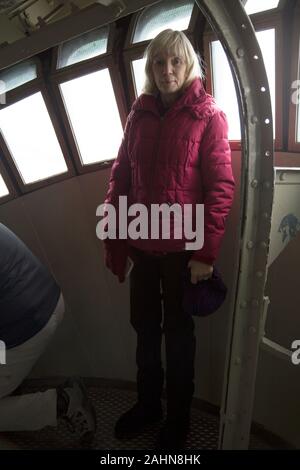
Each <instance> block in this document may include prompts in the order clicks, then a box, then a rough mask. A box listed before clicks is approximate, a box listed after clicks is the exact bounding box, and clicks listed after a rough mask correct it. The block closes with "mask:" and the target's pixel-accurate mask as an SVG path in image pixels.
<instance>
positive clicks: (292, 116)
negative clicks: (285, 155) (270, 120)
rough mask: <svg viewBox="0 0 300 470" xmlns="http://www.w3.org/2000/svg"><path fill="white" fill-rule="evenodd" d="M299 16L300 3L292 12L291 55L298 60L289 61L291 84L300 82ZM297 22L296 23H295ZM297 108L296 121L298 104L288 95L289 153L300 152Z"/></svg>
mask: <svg viewBox="0 0 300 470" xmlns="http://www.w3.org/2000/svg"><path fill="white" fill-rule="evenodd" d="M299 16H300V1H298V4H297V5H296V7H295V10H294V21H293V25H292V28H293V33H292V54H291V55H294V54H296V57H297V58H298V60H294V61H293V60H292V61H291V80H290V83H291V84H292V83H293V82H294V80H300V28H299ZM297 20H298V21H297ZM297 106H298V119H299V120H300V103H298V105H296V104H294V103H293V102H292V100H291V95H290V93H289V134H288V148H289V151H291V152H300V142H297V140H296V124H297Z"/></svg>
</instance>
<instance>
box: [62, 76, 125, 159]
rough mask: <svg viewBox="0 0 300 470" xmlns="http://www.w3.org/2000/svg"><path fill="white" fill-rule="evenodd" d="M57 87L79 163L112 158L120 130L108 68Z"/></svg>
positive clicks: (119, 139)
mask: <svg viewBox="0 0 300 470" xmlns="http://www.w3.org/2000/svg"><path fill="white" fill-rule="evenodd" d="M60 89H61V92H62V97H63V100H64V103H65V106H66V109H67V113H68V116H69V120H70V123H71V126H72V130H73V134H74V138H75V139H76V142H77V146H78V149H79V153H80V157H81V163H82V164H83V165H88V164H91V163H95V162H100V161H105V160H108V159H112V158H115V157H116V155H117V152H118V148H119V145H120V141H121V139H122V135H123V129H122V125H121V120H120V116H119V112H118V108H117V104H116V99H115V95H114V91H113V87H112V84H111V79H110V75H109V71H108V69H103V70H100V71H97V72H94V73H90V74H88V75H85V76H83V77H78V78H75V79H73V80H69V81H67V82H64V83H61V84H60ZM100 156H101V158H100Z"/></svg>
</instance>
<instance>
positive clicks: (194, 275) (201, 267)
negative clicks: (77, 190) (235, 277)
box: [188, 259, 213, 284]
mask: <svg viewBox="0 0 300 470" xmlns="http://www.w3.org/2000/svg"><path fill="white" fill-rule="evenodd" d="M188 267H189V268H190V270H191V283H192V284H197V282H199V281H206V280H207V279H210V278H211V276H212V273H213V266H211V265H209V264H206V263H202V262H201V261H196V260H193V259H191V260H190V261H189V263H188Z"/></svg>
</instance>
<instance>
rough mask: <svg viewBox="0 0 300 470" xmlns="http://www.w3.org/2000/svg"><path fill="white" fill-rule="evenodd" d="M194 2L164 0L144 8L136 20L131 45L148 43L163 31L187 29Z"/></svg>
mask: <svg viewBox="0 0 300 470" xmlns="http://www.w3.org/2000/svg"><path fill="white" fill-rule="evenodd" d="M193 6H194V1H193V0H192V1H187V0H177V1H174V0H166V1H164V2H160V3H159V4H157V5H153V6H150V7H148V8H145V9H144V10H143V11H142V13H141V15H140V16H139V18H138V22H137V26H136V29H135V32H134V37H133V43H137V42H141V41H148V40H150V39H153V38H154V37H155V36H157V34H158V33H160V32H161V31H163V30H164V29H167V28H171V29H175V30H179V31H184V30H186V29H188V27H189V23H190V19H191V16H192V11H193Z"/></svg>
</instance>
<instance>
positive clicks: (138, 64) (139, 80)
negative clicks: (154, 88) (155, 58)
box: [132, 58, 146, 96]
mask: <svg viewBox="0 0 300 470" xmlns="http://www.w3.org/2000/svg"><path fill="white" fill-rule="evenodd" d="M145 65H146V59H144V58H143V59H138V60H133V61H132V67H133V75H134V81H135V89H136V95H137V96H139V95H140V94H141V93H142V88H143V86H144V83H145Z"/></svg>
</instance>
